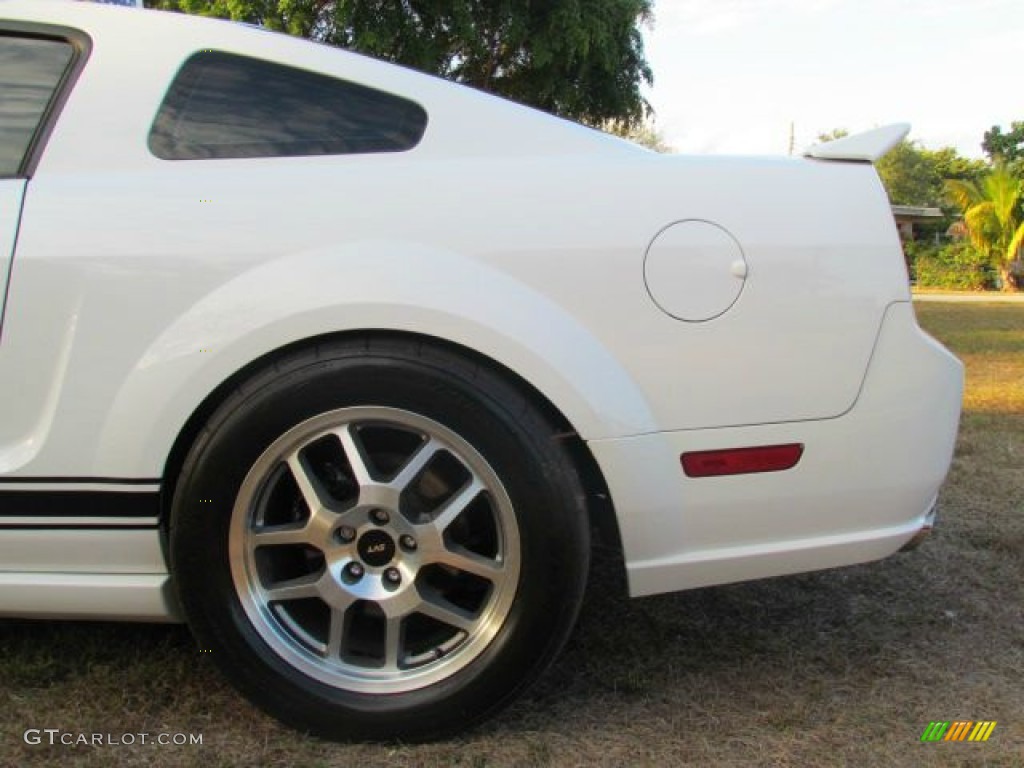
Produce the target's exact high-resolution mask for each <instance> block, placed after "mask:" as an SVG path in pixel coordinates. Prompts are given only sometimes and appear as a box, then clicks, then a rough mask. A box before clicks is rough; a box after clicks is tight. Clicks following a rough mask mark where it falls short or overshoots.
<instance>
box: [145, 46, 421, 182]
mask: <svg viewBox="0 0 1024 768" xmlns="http://www.w3.org/2000/svg"><path fill="white" fill-rule="evenodd" d="M204 53H216V54H222V55H225V56H230V57H234V58H238V59H251V60H253V61H256V62H259V63H261V64H267V65H271V66H276V67H281V68H282V69H291V70H296V71H298V72H304V73H308V74H310V75H316V76H319V77H322V78H327V79H330V80H335V81H337V82H338V83H341V84H347V85H352V86H355V87H357V88H362V89H366V90H370V91H377V92H379V93H381V94H383V95H385V96H389V97H391V98H393V99H395V100H398V101H404V102H407V103H409V104H411V105H413V106H415V107H417V108H418V109H419V110H420V111H421V112H422V113H423V125H422V127H421V130H420V132H419V136H418V138H417V139H416V141H415V142H413V143H412V144H410V145H409V146H407V147H403V148H401V149H395V150H383V151H372V152H339V153H334V152H331V153H322V154H310V155H275V154H267V155H243V156H225V157H190V158H181V157H165V156H164V155H163V154H161V153H160V152H157V151H155V150H154V147H153V137H154V132H155V130H156V127H157V124H158V122H159V120H160V116H161V112H162V111H163V109H164V106H165V104H166V103H167V100H168V98H169V96H170V94H171V93H172V92H173V90H174V86H175V85H176V84H177V82H178V79H179V78H180V77H181V75H182V72H183V71H184V70H185V68H186V67H187V66H188V64H189V63H190V62H191V61H192V60H193V59H195V58H197V57H198V56H200V55H201V54H204ZM429 126H430V112H429V111H428V110H427V108H426V107H424V106H423V105H422V104H421V103H420V102H419V101H418V100H417V99H414V98H412V97H410V96H407V95H404V94H398V93H395V92H393V91H390V90H385V89H383V88H380V87H378V86H376V85H370V84H368V83H365V82H361V81H359V80H349V79H347V78H345V77H341V76H339V75H336V74H333V73H329V72H325V71H323V70H322V69H313V68H310V67H306V66H301V65H299V64H295V63H293V62H290V61H282V60H280V59H275V58H266V57H264V56H260V55H257V54H255V53H250V52H246V53H242V52H239V51H232V50H227V49H221V48H197V49H195V50H194V51H192V52H191V53H189V54H187V55H186V56H185V57H184V59H183V60H182V62H181V65H180V66H179V67H178V68H177V70H175V72H174V75H173V76H172V77H171V79H170V82H169V83H168V85H167V89H166V90H165V92H164V95H163V98H162V99H161V100H160V103H159V104H158V105H157V108H156V112H155V113H154V115H153V119H152V120H151V121H150V129H149V133H148V135H147V138H146V146H147V148H148V149H149V153H150V155H152V156H153V157H154V158H156V159H157V160H159V161H161V162H167V163H188V162H204V163H209V162H214V161H238V160H246V161H250V162H251V161H258V160H279V159H282V158H288V159H301V158H314V157H319V158H328V157H335V158H338V157H353V156H369V155H377V154H381V155H389V154H401V153H404V152H410V151H412V150H414V149H416V147H418V146H419V145H420V144H421V143H422V141H423V138H424V136H426V133H427V130H428V128H429Z"/></svg>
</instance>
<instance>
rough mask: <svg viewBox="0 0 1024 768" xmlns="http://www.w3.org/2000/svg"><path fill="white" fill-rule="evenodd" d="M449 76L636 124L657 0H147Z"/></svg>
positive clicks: (567, 110) (579, 113) (554, 108)
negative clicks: (646, 32)
mask: <svg viewBox="0 0 1024 768" xmlns="http://www.w3.org/2000/svg"><path fill="white" fill-rule="evenodd" d="M148 4H149V5H152V6H155V7H159V8H164V9H169V10H182V11H186V12H188V13H197V14H201V15H203V16H219V17H222V18H231V19H235V20H238V21H246V22H249V23H253V24H259V25H262V26H265V27H267V28H269V29H274V30H279V31H283V32H287V33H289V34H293V35H299V36H302V37H306V38H309V39H312V40H317V41H319V42H324V43H329V44H331V45H339V46H343V47H346V48H351V49H353V50H356V51H359V52H361V53H365V54H368V55H371V56H376V57H378V58H383V59H387V60H389V61H393V62H396V63H399V64H404V65H406V66H410V67H414V68H416V69H420V70H423V71H425V72H430V73H433V74H437V75H441V76H442V77H446V78H449V79H451V80H454V81H456V82H459V83H463V84H465V85H470V86H475V87H477V88H481V89H483V90H486V91H491V92H493V93H497V94H500V95H502V96H506V97H508V98H511V99H513V100H515V101H519V102H522V103H524V104H529V105H531V106H534V107H538V108H540V109H543V110H546V111H548V112H552V113H554V114H556V115H560V116H562V117H568V118H571V119H575V120H579V121H581V122H585V123H588V124H590V125H600V124H602V123H604V122H606V121H618V122H621V123H623V124H625V125H627V126H629V127H633V126H637V125H639V124H641V123H642V122H643V120H644V119H645V118H646V117H647V116H649V114H650V112H651V110H650V106H649V105H648V103H647V101H646V100H645V99H644V98H643V95H642V94H641V92H640V88H641V86H642V85H643V84H650V83H651V82H652V81H653V77H652V74H651V69H650V66H649V65H648V63H647V61H646V59H645V57H644V47H643V39H642V37H641V34H640V26H641V25H643V24H646V23H650V21H651V19H652V14H651V5H652V0H545V1H544V2H521V1H520V0H149V2H148Z"/></svg>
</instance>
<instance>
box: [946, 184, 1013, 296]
mask: <svg viewBox="0 0 1024 768" xmlns="http://www.w3.org/2000/svg"><path fill="white" fill-rule="evenodd" d="M946 189H947V190H948V191H949V194H950V197H952V198H953V200H954V202H955V203H956V204H957V206H959V207H960V210H962V211H963V213H964V225H965V226H966V228H967V234H968V236H969V237H970V239H971V243H972V244H973V245H974V247H975V248H977V249H978V250H980V251H982V252H983V253H985V254H987V255H988V257H989V259H991V261H992V264H993V265H994V266H995V267H996V269H998V270H999V277H1000V278H1001V279H1002V283H1003V290H1004V291H1015V290H1019V289H1020V288H1021V287H1022V286H1021V282H1022V276H1021V274H1020V271H1019V265H1020V260H1019V259H1018V254H1019V253H1020V250H1021V244H1022V243H1024V217H1022V215H1021V201H1022V200H1024V183H1022V182H1021V180H1020V179H1018V178H1017V177H1015V176H1014V175H1013V174H1012V173H1010V172H1009V171H1008V170H1007V169H1006V168H1005V167H1002V166H997V167H995V168H993V169H992V171H991V172H990V173H989V174H988V175H987V176H985V177H984V178H983V179H981V181H980V182H978V183H976V182H973V181H947V182H946Z"/></svg>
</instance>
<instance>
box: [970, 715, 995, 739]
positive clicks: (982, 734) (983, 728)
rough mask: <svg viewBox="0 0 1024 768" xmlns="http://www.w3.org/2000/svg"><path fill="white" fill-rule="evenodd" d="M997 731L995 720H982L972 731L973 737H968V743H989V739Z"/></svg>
mask: <svg viewBox="0 0 1024 768" xmlns="http://www.w3.org/2000/svg"><path fill="white" fill-rule="evenodd" d="M995 729H996V721H995V720H982V721H981V722H980V723H978V724H977V725H976V726H974V730H973V731H971V735H970V736H968V737H967V740H968V741H988V737H989V736H991V735H992V731H994V730H995Z"/></svg>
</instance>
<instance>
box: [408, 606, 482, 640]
mask: <svg viewBox="0 0 1024 768" xmlns="http://www.w3.org/2000/svg"><path fill="white" fill-rule="evenodd" d="M416 613H422V614H423V615H424V616H427V617H429V618H431V619H434V620H435V621H440V622H441V623H442V624H447V625H448V626H450V627H455V628H456V629H461V630H462V631H463V632H471V631H472V629H473V625H474V624H475V623H476V621H475V620H474V618H473V617H472V616H471V615H470V614H469V613H467V612H466V611H463V610H461V609H459V608H456V607H455V606H454V605H452V604H451V603H448V604H447V605H441V604H440V603H435V602H432V601H430V600H422V601H421V602H420V604H419V605H418V606H416Z"/></svg>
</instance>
